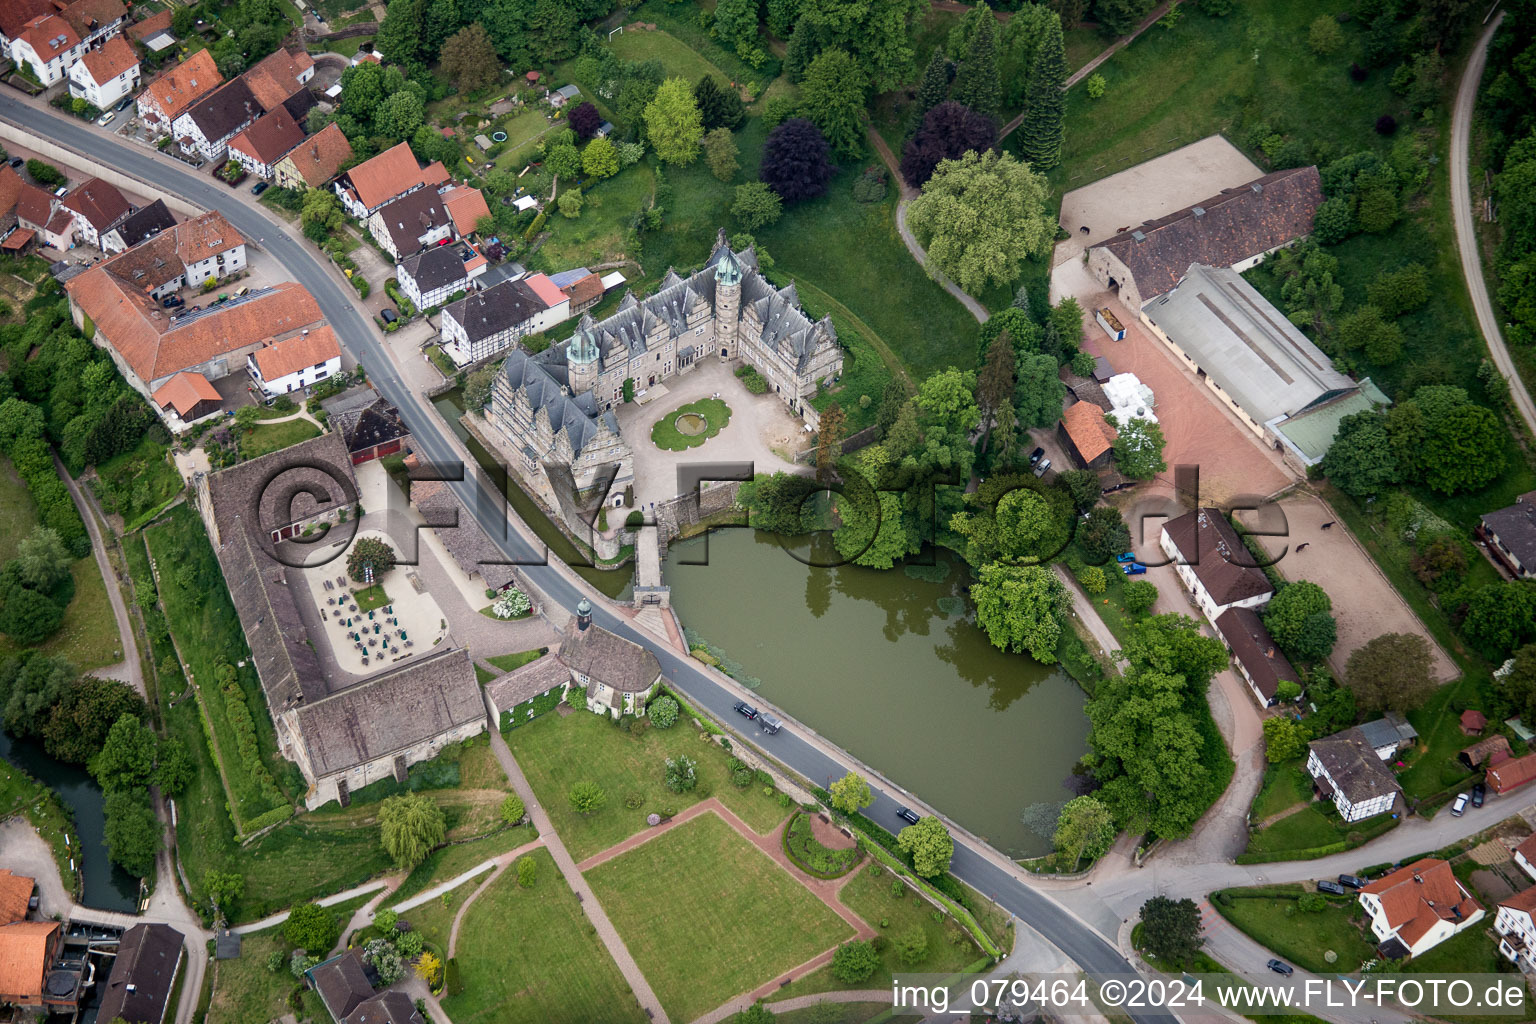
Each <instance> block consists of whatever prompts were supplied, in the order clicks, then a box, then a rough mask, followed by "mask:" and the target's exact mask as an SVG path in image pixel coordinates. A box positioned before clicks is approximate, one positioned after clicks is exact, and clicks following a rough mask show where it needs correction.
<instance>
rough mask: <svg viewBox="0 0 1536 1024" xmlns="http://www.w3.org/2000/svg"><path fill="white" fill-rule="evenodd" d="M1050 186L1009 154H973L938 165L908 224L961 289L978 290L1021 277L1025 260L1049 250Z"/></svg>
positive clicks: (1051, 225) (1051, 223)
mask: <svg viewBox="0 0 1536 1024" xmlns="http://www.w3.org/2000/svg"><path fill="white" fill-rule="evenodd" d="M1048 193H1049V186H1048V185H1047V184H1046V181H1045V178H1044V176H1043V175H1039V174H1036V173H1034V172H1033V171H1031V170H1030V169H1029V168H1028V167H1027V166H1026V165H1024V164H1021V163H1019V162H1018V161H1017V160H1015V159H1014V158H1013V157H1012V155H1010V154H1006V153H1005V154H998V153H996V152H992V151H989V152H987V153H982V154H977V153H967V154H966V155H965V156H963V157H961V158H960V159H959V160H946V161H944V162H943V163H941V164H939V166H938V168H937V169H936V170H935V172H934V174H933V176H932V177H931V178H929V179H928V183H927V184H926V185H924V186H923V194H922V195H921V196H919V197H918V198H917V199H916V200H915V201H914V202H913V203H912V205H911V207H910V212H909V214H908V218H907V220H908V223H909V224H910V225H911V226H912V229H913V230H914V231H915V232H917V234H918V236H919V238H920V239H921V240H922V241H923V243H924V244H925V245H926V246H927V248H928V258H929V259H931V260H932V261H933V263H934V265H935V266H937V267H938V268H939V269H940V270H942V271H944V273H946V274H948V275H949V276H950V277H952V278H953V279H954V280H955V282H956V283H957V284H959V285H960V287H962V288H964V289H966V290H967V291H969V292H972V293H977V292H980V291H981V290H983V289H985V288H987V287H990V286H993V285H998V284H1006V283H1008V282H1010V281H1012V280H1013V279H1014V278H1016V277H1018V276H1019V272H1020V269H1021V268H1022V266H1023V263H1024V261H1025V260H1026V259H1030V258H1038V257H1042V256H1044V255H1045V253H1046V252H1048V251H1049V249H1050V246H1051V241H1052V239H1053V238H1054V237H1055V234H1056V224H1055V218H1054V217H1052V216H1050V215H1049V214H1048V213H1047V212H1046V199H1047V195H1048Z"/></svg>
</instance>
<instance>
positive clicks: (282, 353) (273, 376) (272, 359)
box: [251, 327, 341, 381]
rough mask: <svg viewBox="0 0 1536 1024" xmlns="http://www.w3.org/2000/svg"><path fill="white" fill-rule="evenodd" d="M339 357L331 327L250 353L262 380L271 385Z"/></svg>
mask: <svg viewBox="0 0 1536 1024" xmlns="http://www.w3.org/2000/svg"><path fill="white" fill-rule="evenodd" d="M340 355H341V346H340V345H339V344H338V343H337V341H336V332H335V331H333V330H331V329H330V327H316V328H315V329H314V330H312V331H310V332H309V333H308V334H296V335H294V336H293V337H291V338H289V339H287V340H286V341H279V342H277V343H276V344H275V345H268V346H266V347H265V348H259V349H257V350H256V351H255V352H253V353H251V358H253V359H255V360H256V369H258V370H260V371H261V376H262V379H263V380H266V381H274V380H277V379H278V378H280V377H286V376H288V375H289V374H290V373H297V372H298V371H300V370H306V369H308V368H309V367H311V366H318V365H319V364H321V363H323V362H325V361H326V360H328V359H336V358H338V357H339V356H340Z"/></svg>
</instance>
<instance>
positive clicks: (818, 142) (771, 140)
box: [758, 117, 835, 203]
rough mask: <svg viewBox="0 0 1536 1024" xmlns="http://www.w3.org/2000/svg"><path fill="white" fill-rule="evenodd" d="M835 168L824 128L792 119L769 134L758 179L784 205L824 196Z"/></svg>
mask: <svg viewBox="0 0 1536 1024" xmlns="http://www.w3.org/2000/svg"><path fill="white" fill-rule="evenodd" d="M834 169H835V168H833V166H832V163H831V161H830V160H829V159H828V158H827V140H826V137H825V136H824V135H822V134H821V129H820V128H817V127H816V126H815V125H814V124H812V123H811V122H809V121H807V120H806V119H805V118H803V117H792V118H790V119H789V120H787V121H785V122H783V123H782V124H780V125H779V126H778V127H777V128H775V129H774V130H773V132H772V133H771V134H769V136H768V141H767V142H766V143H764V145H763V162H762V166H761V170H760V171H759V172H758V177H759V178H760V179H761V180H762V181H763V182H764V183H766V184H767V186H768V187H769V188H771V189H773V190H774V191H775V192H777V193H778V194H779V198H780V199H782V200H784V202H786V203H798V202H800V201H801V200H803V199H814V198H815V197H816V196H819V195H823V194H824V193H825V192H826V191H827V182H829V181H830V180H831V179H832V172H833V170H834Z"/></svg>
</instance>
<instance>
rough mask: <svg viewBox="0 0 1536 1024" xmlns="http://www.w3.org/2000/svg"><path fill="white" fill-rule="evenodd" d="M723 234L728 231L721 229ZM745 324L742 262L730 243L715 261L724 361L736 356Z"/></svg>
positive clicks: (717, 326) (718, 342) (717, 313)
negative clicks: (718, 259)
mask: <svg viewBox="0 0 1536 1024" xmlns="http://www.w3.org/2000/svg"><path fill="white" fill-rule="evenodd" d="M720 234H721V236H722V241H723V236H724V235H725V232H724V231H723V230H722V231H721V232H720ZM740 325H741V264H740V263H738V262H737V261H736V254H735V253H733V252H731V247H730V246H729V245H726V247H725V255H723V256H722V257H720V262H719V263H716V264H715V346H716V348H717V349H718V350H719V356H720V359H721V361H722V362H724V361H725V360H727V359H735V358H736V345H737V341H738V338H737V332H738V328H739V327H740Z"/></svg>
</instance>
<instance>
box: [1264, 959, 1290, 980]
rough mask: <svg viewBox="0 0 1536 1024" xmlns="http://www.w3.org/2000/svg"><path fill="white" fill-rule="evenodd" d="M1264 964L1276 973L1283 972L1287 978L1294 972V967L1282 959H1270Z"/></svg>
mask: <svg viewBox="0 0 1536 1024" xmlns="http://www.w3.org/2000/svg"><path fill="white" fill-rule="evenodd" d="M1264 966H1265V967H1268V968H1269V969H1270V970H1272V971H1274V972H1275V973H1276V974H1283V975H1285V976H1286V977H1287V978H1289V977H1290V976H1291V975H1292V974H1295V973H1296V968H1294V967H1292V966H1291V965H1290V964H1288V963H1286V962H1285V961H1284V960H1271V961H1270V962H1269V963H1267V964H1265V965H1264Z"/></svg>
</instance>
